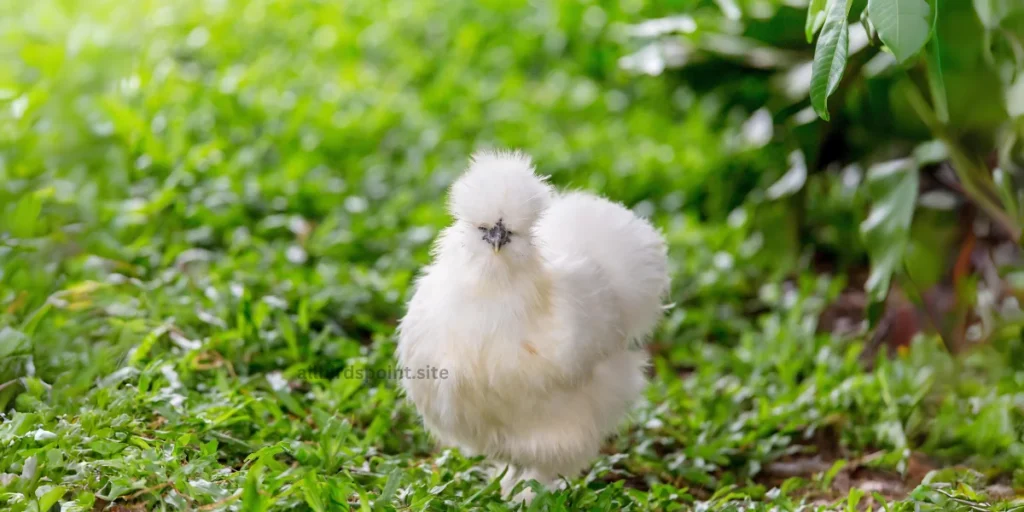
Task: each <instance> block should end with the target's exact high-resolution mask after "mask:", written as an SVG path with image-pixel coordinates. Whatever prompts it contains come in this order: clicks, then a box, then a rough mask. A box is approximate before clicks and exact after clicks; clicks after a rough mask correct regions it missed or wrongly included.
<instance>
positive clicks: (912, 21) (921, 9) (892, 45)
mask: <svg viewBox="0 0 1024 512" xmlns="http://www.w3.org/2000/svg"><path fill="white" fill-rule="evenodd" d="M868 17H869V18H870V19H871V23H872V24H874V26H875V29H876V30H877V31H878V37H879V38H880V39H881V40H882V42H883V43H885V46H886V47H887V48H889V51H891V52H892V54H893V55H894V56H896V62H899V63H903V62H906V61H907V60H908V59H910V58H911V57H913V56H914V55H917V53H918V52H920V51H921V49H922V48H924V44H925V43H926V42H928V36H929V35H930V34H931V24H930V21H931V20H930V18H931V7H929V6H928V2H926V1H925V0H868Z"/></svg>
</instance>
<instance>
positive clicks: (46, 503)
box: [39, 486, 67, 512]
mask: <svg viewBox="0 0 1024 512" xmlns="http://www.w3.org/2000/svg"><path fill="white" fill-rule="evenodd" d="M66 492H67V489H66V488H64V487H63V486H57V487H54V488H52V489H50V490H49V491H46V494H43V495H42V496H41V497H40V498H39V510H40V512H45V511H47V510H50V507H52V506H53V505H54V504H55V503H57V501H58V500H60V499H61V498H62V497H63V496H64V493H66Z"/></svg>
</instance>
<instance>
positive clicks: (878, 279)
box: [860, 158, 918, 303]
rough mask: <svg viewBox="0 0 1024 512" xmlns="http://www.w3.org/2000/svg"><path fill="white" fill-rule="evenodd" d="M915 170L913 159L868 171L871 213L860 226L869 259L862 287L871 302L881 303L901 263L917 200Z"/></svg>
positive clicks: (893, 162)
mask: <svg viewBox="0 0 1024 512" xmlns="http://www.w3.org/2000/svg"><path fill="white" fill-rule="evenodd" d="M917 183H918V168H917V163H916V162H915V161H914V160H913V159H909V158H908V159H904V160H895V161H891V162H886V163H882V164H878V165H876V166H874V167H872V168H871V169H870V170H869V171H868V177H867V191H868V195H869V197H870V198H871V199H872V205H871V211H870V212H869V213H868V217H867V219H865V220H864V222H862V223H861V225H860V231H861V235H862V236H863V238H864V246H865V247H867V250H868V257H869V258H870V260H871V274H870V275H869V276H868V280H867V283H865V285H864V287H865V289H866V291H867V293H868V296H869V298H870V299H871V302H876V303H877V302H882V301H883V300H885V297H886V295H887V294H888V292H889V283H890V281H891V279H892V274H893V272H895V270H896V269H897V268H899V265H900V262H901V261H903V253H904V251H905V250H906V247H907V239H908V237H909V235H910V224H911V221H913V218H914V205H915V203H916V200H917Z"/></svg>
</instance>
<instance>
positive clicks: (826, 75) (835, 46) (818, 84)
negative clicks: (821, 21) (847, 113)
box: [811, 0, 850, 121]
mask: <svg viewBox="0 0 1024 512" xmlns="http://www.w3.org/2000/svg"><path fill="white" fill-rule="evenodd" d="M848 2H849V0H833V1H832V2H830V3H829V4H828V11H827V14H826V15H825V26H824V27H822V29H821V35H820V36H819V37H818V44H817V46H815V48H814V62H813V64H812V65H811V106H813V107H814V111H815V112H817V113H818V115H819V116H821V118H822V119H824V120H826V121H828V120H829V115H828V97H829V96H831V95H832V93H834V92H836V88H837V87H839V81H840V80H841V79H842V78H843V72H844V71H845V70H846V53H847V51H849V44H850V33H849V27H847V25H846V16H847V13H848V11H849V9H848V7H849V3H848Z"/></svg>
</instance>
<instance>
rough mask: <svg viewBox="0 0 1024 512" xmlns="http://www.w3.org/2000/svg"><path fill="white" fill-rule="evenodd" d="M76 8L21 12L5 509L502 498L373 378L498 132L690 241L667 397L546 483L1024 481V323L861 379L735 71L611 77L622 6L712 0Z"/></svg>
mask: <svg viewBox="0 0 1024 512" xmlns="http://www.w3.org/2000/svg"><path fill="white" fill-rule="evenodd" d="M78 3H79V2H75V1H70V0H69V1H58V0H35V1H32V2H11V3H6V4H3V5H2V6H0V41H2V49H0V55H3V57H2V58H0V386H2V388H0V411H6V412H4V413H3V415H2V416H0V508H3V509H4V510H12V511H21V510H37V511H41V510H49V509H50V508H51V507H56V506H58V505H59V506H60V510H64V511H70V510H104V509H107V510H151V509H152V510H176V509H180V510H247V511H248V510H307V509H308V510H318V511H319V510H341V509H345V508H353V509H365V510H393V509H403V510H404V509H410V510H421V509H431V510H452V509H487V510H501V509H504V508H506V507H507V506H509V505H508V504H507V503H505V502H504V501H503V500H502V499H501V497H500V496H499V494H498V492H497V490H496V486H495V485H493V484H492V483H491V482H489V481H488V480H487V473H486V472H485V470H484V465H483V464H482V463H481V461H479V460H474V459H467V458H464V457H462V456H461V455H460V454H458V453H457V452H456V451H451V450H445V449H439V448H437V447H436V446H435V445H434V443H433V442H432V441H431V440H430V439H429V438H428V436H427V434H426V433H425V432H424V430H423V429H422V428H421V426H420V425H419V422H418V419H417V416H416V414H415V411H414V410H413V409H412V408H411V406H409V405H408V404H406V403H404V402H403V400H402V398H401V397H400V395H399V393H398V391H397V387H396V382H395V381H394V380H391V379H376V378H370V379H360V378H354V377H353V374H354V372H352V371H351V370H353V369H373V370H383V369H386V368H389V367H391V366H392V365H393V364H394V358H393V351H394V348H395V345H394V337H393V334H394V327H395V324H396V321H397V319H398V318H400V316H401V315H402V311H403V302H404V300H405V299H406V298H407V296H408V292H409V285H410V282H411V280H412V279H413V277H414V276H415V273H416V271H417V269H418V268H419V267H420V266H422V265H423V264H424V263H425V262H426V261H427V259H428V250H429V244H430V242H431V240H432V238H433V236H434V235H435V234H436V233H437V232H438V230H439V229H440V228H441V227H442V226H444V225H445V223H446V222H447V218H446V215H445V212H444V193H445V187H446V185H447V184H448V183H450V181H451V179H452V178H453V177H454V176H455V175H456V174H457V173H458V172H459V171H460V170H461V168H462V166H463V165H464V164H465V162H466V158H467V156H468V155H469V153H471V152H472V150H473V149H474V148H477V147H482V146H489V145H501V146H511V147H520V148H523V149H525V150H527V151H528V152H530V153H532V154H533V156H534V157H535V160H536V162H537V164H538V166H539V168H540V169H541V170H542V171H543V172H545V173H550V174H551V175H552V180H553V181H554V182H556V183H557V184H559V185H562V186H572V187H581V188H588V189H591V190H594V191H598V192H600V193H602V194H605V195H608V196H610V197H612V198H614V199H616V200H619V201H623V202H625V203H627V204H629V205H631V206H634V207H635V208H636V209H637V210H638V211H640V212H642V213H645V214H648V215H650V216H651V217H652V219H653V220H654V221H655V222H656V223H657V224H658V225H659V226H660V227H661V228H662V229H663V230H664V232H665V234H666V236H667V238H668V240H669V243H670V251H671V256H672V262H673V280H674V288H673V300H674V301H675V303H676V305H675V307H674V308H673V309H672V310H671V311H670V312H669V313H668V314H667V315H666V320H665V322H664V323H663V325H662V327H661V328H660V329H659V330H658V332H657V334H656V336H655V339H654V340H653V342H652V350H653V351H654V353H655V356H656V357H655V361H656V365H655V372H654V376H653V378H652V384H651V386H650V388H649V390H648V392H647V393H646V400H645V401H644V402H643V403H642V404H640V406H639V407H638V409H637V411H636V414H635V418H634V420H633V421H632V422H631V423H630V426H628V427H625V428H624V429H623V433H622V436H620V437H619V438H618V439H616V440H614V441H612V442H610V443H609V444H608V446H607V449H606V450H605V453H606V454H605V455H603V456H602V458H601V459H600V460H598V461H596V463H595V465H594V467H593V468H592V469H591V470H590V472H589V473H588V474H586V475H583V476H581V477H580V478H578V479H576V480H573V481H571V482H569V487H568V489H566V490H564V491H560V492H555V493H551V494H547V493H545V494H542V495H541V496H540V497H538V499H537V500H536V501H535V502H534V508H536V509H538V510H541V509H551V510H560V509H579V510H608V509H622V510H656V509H660V510H675V509H690V508H696V509H699V510H741V509H742V510H749V509H752V508H751V507H753V509H755V510H762V509H763V510H770V509H773V508H774V509H777V510H795V509H797V508H799V507H800V506H802V505H803V506H805V507H806V508H804V509H805V510H810V509H814V508H815V507H825V508H829V509H832V508H837V509H843V510H844V509H846V508H847V507H849V508H850V509H857V507H863V506H865V505H866V504H870V505H871V506H873V507H875V508H878V507H882V506H883V503H884V506H885V507H888V509H889V510H916V509H915V507H920V510H988V509H989V508H990V507H1005V509H1009V507H1011V506H1012V504H1011V502H1009V501H1004V502H1003V504H1001V505H996V504H995V503H996V501H998V500H997V497H996V496H994V494H1000V493H999V492H998V491H1000V490H1001V491H1003V492H1002V494H1001V495H1002V497H1003V498H1004V499H1005V498H1006V495H1007V494H1008V495H1009V497H1010V498H1011V499H1012V498H1013V497H1014V496H1015V495H1016V494H1017V493H1019V492H1021V491H1020V489H1021V488H1024V470H1022V469H1020V468H1021V467H1024V426H1022V423H1024V370H1022V368H1024V341H1022V338H1021V330H1020V324H1019V323H1017V324H1014V323H1010V322H1006V323H1003V324H1000V325H1001V326H1002V327H1000V328H998V329H997V330H996V331H995V332H994V333H993V335H992V336H991V341H990V343H987V344H984V345H982V346H979V347H977V348H975V349H973V350H972V351H970V352H969V353H968V354H967V355H964V356H962V357H960V358H957V359H952V358H950V357H949V356H948V355H947V354H946V353H945V352H944V351H943V349H942V348H941V343H940V342H939V341H938V340H937V339H935V338H930V337H923V338H921V339H920V340H919V341H918V342H917V343H915V344H914V346H913V347H912V348H911V349H910V350H909V351H901V352H900V354H899V355H898V356H897V357H895V358H893V359H891V360H890V359H886V358H884V357H881V358H878V359H877V364H876V367H875V369H874V371H867V370H865V364H864V360H865V359H867V360H869V361H875V359H872V358H870V357H863V356H862V355H863V350H862V347H863V346H864V337H863V336H849V337H840V336H838V335H832V334H829V333H827V332H818V329H817V328H816V327H817V322H818V318H819V315H820V314H821V312H822V311H823V310H824V309H825V308H826V307H827V305H828V304H829V303H830V302H831V301H833V300H834V299H835V298H836V297H837V296H838V295H839V294H840V292H841V291H842V290H843V289H844V287H845V283H846V279H845V278H843V277H842V276H841V275H840V276H832V277H829V276H825V275H813V274H812V273H810V272H808V271H802V270H799V269H802V268H804V267H805V266H806V263H805V261H806V250H805V249H806V248H804V247H801V246H799V244H796V245H794V244H793V243H791V242H788V241H787V240H790V238H789V237H786V236H782V234H781V233H784V232H786V230H787V229H789V228H788V227H787V226H789V223H788V222H787V220H788V219H790V217H789V215H790V213H789V211H788V210H787V209H786V207H785V205H783V204H775V203H770V202H764V201H763V200H761V199H758V198H759V197H761V196H762V194H760V192H759V191H761V190H763V189H764V188H765V187H766V186H767V185H769V184H771V183H772V182H773V181H775V180H776V179H777V178H778V177H779V176H781V175H782V174H783V173H784V172H785V170H786V166H787V164H786V155H787V153H788V151H786V149H785V148H783V147H779V146H776V145H768V146H766V147H764V148H760V149H750V148H744V147H743V146H742V145H737V144H736V143H735V141H736V139H737V136H738V135H737V134H738V133H739V130H740V124H741V123H742V121H743V118H742V116H741V117H737V116H736V115H724V113H727V112H729V111H730V109H733V108H736V107H737V106H738V105H741V104H742V103H743V100H736V99H735V94H737V90H736V89H729V90H724V89H723V90H712V91H710V92H702V93H697V92H695V91H694V90H693V89H691V88H689V87H688V86H687V85H686V84H685V83H683V82H682V81H679V80H676V79H672V78H669V77H659V78H649V77H648V78H643V77H636V76H632V75H629V74H627V73H625V72H623V71H621V70H619V69H618V68H617V65H616V62H617V59H618V58H619V57H620V56H622V55H624V54H625V53H627V51H628V49H627V48H625V46H626V43H624V42H623V40H622V39H621V37H619V35H618V34H619V31H618V27H619V26H620V24H621V23H623V22H636V21H639V20H642V19H643V18H645V17H649V16H656V15H665V14H669V13H673V12H678V11H682V10H685V9H687V8H689V7H692V6H694V5H696V4H697V2H690V1H679V2H673V3H672V5H668V6H665V7H659V8H652V7H645V6H643V5H642V4H640V3H637V2H623V3H622V4H621V5H618V6H615V7H612V6H609V5H602V6H599V5H598V4H592V3H579V4H576V3H568V2H566V3H558V4H549V3H544V2H531V3H527V2H524V1H512V2H499V1H487V2H482V3H478V2H474V1H470V0H455V1H450V2H439V1H433V0H431V1H426V0H421V1H416V2H413V1H407V2H375V1H364V0H357V1H351V2H328V1H309V2H286V1H283V0H253V1H246V2H243V1H241V0H220V1H206V2H191V1H173V2H157V1H155V0H151V1H142V2H137V3H135V4H134V5H132V4H130V3H129V2H121V1H113V0H90V1H89V2H81V3H83V4H85V5H77V4H78ZM702 5H703V4H702ZM751 80H753V82H750V83H756V78H752V79H751ZM741 83H746V82H742V81H741ZM738 90H739V92H740V93H742V92H743V91H744V90H746V89H744V88H743V87H739V89H738ZM824 197H825V198H826V199H827V200H828V201H829V205H828V206H823V207H821V209H822V210H824V211H826V212H834V211H838V212H839V214H838V217H839V218H844V219H845V218H847V217H844V216H843V215H845V213H844V212H850V211H854V210H856V208H857V207H858V206H857V204H854V203H847V202H843V201H844V200H843V199H841V198H840V197H839V195H837V194H832V195H829V194H825V195H824ZM840 229H842V228H840ZM853 229H854V230H855V229H856V226H855V225H854V227H853ZM849 250H850V251H851V254H853V256H851V259H853V260H857V259H858V258H859V259H863V253H862V249H861V248H859V247H855V246H851V247H849ZM801 258H804V259H801ZM813 457H820V460H818V461H817V462H816V464H811V465H810V466H809V467H813V468H816V469H813V470H808V471H803V470H801V471H797V473H799V475H798V476H794V477H792V478H789V477H788V473H786V471H785V469H784V468H785V467H786V464H789V465H790V466H793V465H794V464H796V465H800V464H803V465H805V466H806V465H807V464H808V463H809V461H810V460H811V459H812V458H813ZM844 461H845V462H844ZM922 461H926V462H922ZM922 468H924V470H922ZM931 468H935V469H937V471H935V472H933V473H929V474H928V476H927V477H926V478H925V483H924V484H921V485H920V486H918V483H919V481H920V480H921V478H922V477H923V476H924V473H926V472H927V469H931ZM939 468H945V469H941V470H938V469H939ZM882 484H885V485H888V487H886V486H885V485H882ZM1015 489H1016V490H1015ZM1007 490H1008V492H1007ZM873 491H878V492H873ZM988 494H993V496H988ZM1018 506H1019V505H1018Z"/></svg>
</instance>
